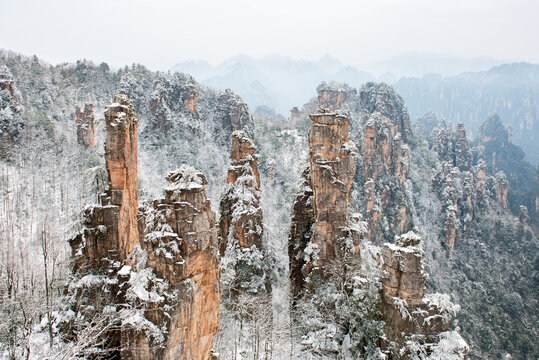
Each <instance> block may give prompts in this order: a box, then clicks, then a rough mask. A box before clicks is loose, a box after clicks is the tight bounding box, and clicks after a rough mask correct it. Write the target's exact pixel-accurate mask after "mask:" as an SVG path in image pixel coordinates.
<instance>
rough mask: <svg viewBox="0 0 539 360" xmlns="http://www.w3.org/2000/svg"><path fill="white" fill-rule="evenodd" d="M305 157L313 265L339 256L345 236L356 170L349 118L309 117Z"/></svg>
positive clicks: (334, 115)
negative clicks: (310, 192)
mask: <svg viewBox="0 0 539 360" xmlns="http://www.w3.org/2000/svg"><path fill="white" fill-rule="evenodd" d="M310 118H311V120H312V122H313V126H312V128H311V131H310V132H309V160H310V169H311V185H312V189H313V207H314V229H313V238H312V245H313V247H315V248H316V249H317V254H316V259H314V261H313V264H312V265H313V266H315V267H316V266H324V264H327V263H328V262H329V261H331V260H333V259H335V258H342V257H343V252H342V251H343V246H342V242H343V241H344V239H345V238H346V237H347V236H348V233H347V232H346V228H347V227H348V222H349V212H348V206H349V203H350V189H351V187H352V181H353V179H354V175H355V172H356V151H357V150H356V148H355V145H354V144H353V143H350V142H349V141H348V131H349V127H350V120H349V119H348V118H347V117H345V116H342V115H338V114H335V113H324V112H319V113H318V114H313V115H311V116H310Z"/></svg>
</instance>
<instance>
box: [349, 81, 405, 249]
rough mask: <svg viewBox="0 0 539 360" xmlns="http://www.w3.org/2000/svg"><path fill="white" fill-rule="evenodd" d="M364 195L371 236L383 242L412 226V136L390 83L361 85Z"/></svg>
mask: <svg viewBox="0 0 539 360" xmlns="http://www.w3.org/2000/svg"><path fill="white" fill-rule="evenodd" d="M359 98H360V101H359V106H360V108H361V109H362V110H361V117H362V130H363V132H362V133H363V135H362V144H361V145H362V146H361V154H362V157H363V174H362V175H363V196H364V198H365V204H366V207H365V221H367V223H368V228H369V234H368V239H369V240H371V241H373V242H375V243H381V242H382V239H384V238H386V239H387V238H392V237H393V236H394V235H395V234H401V233H404V232H407V231H409V230H410V229H411V228H412V215H411V212H410V202H411V201H412V199H409V198H408V197H407V195H406V191H405V188H406V179H407V174H408V171H409V164H410V155H409V151H410V148H409V145H408V144H407V142H408V141H409V139H410V138H411V133H410V123H409V118H408V113H407V112H406V109H405V108H404V105H403V102H402V99H401V98H400V96H398V95H397V94H396V93H395V91H394V90H393V89H392V88H390V87H387V86H386V85H376V84H367V85H365V86H364V87H362V88H361V90H360V94H359Z"/></svg>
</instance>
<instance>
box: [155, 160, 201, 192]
mask: <svg viewBox="0 0 539 360" xmlns="http://www.w3.org/2000/svg"><path fill="white" fill-rule="evenodd" d="M165 179H166V180H167V181H168V182H169V183H170V186H169V187H167V190H172V191H175V190H180V191H181V190H192V189H202V188H203V187H204V185H205V184H207V180H206V177H205V176H204V174H202V173H201V172H200V171H198V170H196V169H195V168H194V167H192V166H189V165H186V164H183V165H182V166H180V168H179V169H176V170H174V171H171V172H169V173H168V175H167V176H166V177H165Z"/></svg>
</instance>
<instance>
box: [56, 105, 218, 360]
mask: <svg viewBox="0 0 539 360" xmlns="http://www.w3.org/2000/svg"><path fill="white" fill-rule="evenodd" d="M105 119H106V122H107V136H106V142H105V158H106V168H107V172H108V176H109V181H110V188H109V190H108V192H107V193H106V194H103V195H102V196H101V199H100V201H101V204H100V205H94V206H89V207H87V208H86V210H85V212H84V226H83V229H82V231H81V233H80V234H79V235H77V236H76V237H75V238H74V239H73V240H71V241H70V245H71V247H72V251H73V255H74V257H75V259H76V262H75V268H74V270H75V272H74V279H73V280H72V282H71V284H70V288H69V296H70V299H71V309H70V311H72V312H74V313H76V314H80V317H79V318H78V319H79V320H77V321H75V322H74V323H72V324H70V326H68V330H67V336H68V337H69V336H73V331H75V330H77V329H79V330H80V327H84V326H89V324H87V321H95V319H104V320H100V321H103V323H104V324H105V325H106V324H108V325H107V326H106V327H105V331H104V333H103V339H104V342H103V349H101V351H103V353H105V354H108V355H110V356H111V357H115V356H116V357H118V358H121V359H195V358H196V359H209V358H210V355H211V348H212V343H213V336H214V335H215V334H216V333H217V331H218V315H219V295H220V294H219V267H218V259H219V257H218V250H217V236H216V235H217V234H216V229H215V215H214V213H213V212H212V210H211V206H210V201H209V200H208V198H207V195H206V189H205V184H206V179H205V177H204V176H203V175H202V174H201V173H199V172H197V171H196V170H194V169H193V168H191V167H188V166H182V167H181V168H180V169H178V170H176V171H174V172H172V173H170V174H169V175H168V176H167V181H168V182H169V183H170V185H169V187H168V188H167V189H166V191H165V198H164V199H157V200H155V201H154V202H153V203H152V204H145V205H144V206H142V207H141V209H138V195H137V194H138V188H137V136H136V134H137V115H136V112H135V110H134V107H133V105H132V104H131V102H130V101H129V100H128V99H127V96H125V95H119V96H116V97H115V99H114V104H112V105H111V106H109V107H108V108H107V109H106V111H105ZM99 289H105V293H104V294H103V296H101V297H100V296H96V294H98V293H99ZM92 319H93V320H92Z"/></svg>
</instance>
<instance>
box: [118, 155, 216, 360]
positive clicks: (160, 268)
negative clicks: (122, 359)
mask: <svg viewBox="0 0 539 360" xmlns="http://www.w3.org/2000/svg"><path fill="white" fill-rule="evenodd" d="M166 179H167V181H168V182H169V184H170V185H169V186H168V187H167V188H166V189H165V198H163V199H157V200H154V202H153V203H152V204H151V205H147V206H145V207H143V210H142V211H141V213H142V216H141V217H140V221H139V228H140V229H141V233H143V234H144V235H143V236H142V235H141V247H142V249H143V250H144V251H145V252H146V254H147V257H148V259H147V267H148V268H151V269H152V270H153V272H154V273H155V275H156V276H157V277H158V278H161V279H165V280H166V281H168V283H169V284H170V287H169V289H168V290H169V291H172V292H175V293H176V294H177V296H175V297H174V298H170V299H168V298H167V297H164V299H163V301H162V302H161V303H160V304H159V307H158V306H155V309H152V310H151V311H147V312H146V314H145V315H146V317H147V318H148V320H150V321H152V322H153V323H155V324H156V325H157V326H158V327H159V328H165V329H169V330H168V333H167V334H165V341H164V343H163V349H162V354H161V355H159V356H160V357H158V356H156V354H155V353H154V352H153V351H152V350H151V349H149V351H148V353H147V354H145V355H144V356H145V357H144V358H146V359H156V358H159V359H210V353H211V349H212V346H213V337H214V336H215V335H216V334H217V332H218V330H219V298H220V293H219V256H218V249H217V233H216V227H215V214H214V212H213V211H212V209H211V203H210V200H209V199H208V197H207V194H206V189H205V185H206V183H207V181H206V178H205V177H204V175H203V174H202V173H200V172H198V171H196V170H195V169H194V168H192V167H190V166H186V165H182V167H180V168H179V169H177V170H176V171H173V172H171V173H170V174H168V175H167V178H166ZM142 229H144V230H142ZM161 307H165V308H166V307H170V310H169V311H168V312H167V313H166V314H165V312H164V311H163V310H162V309H161ZM145 336H146V334H138V335H137V336H136V338H135V339H133V338H130V339H129V344H128V345H127V347H128V348H132V347H133V346H131V345H132V344H139V343H141V341H140V340H142V339H143V338H144V337H145ZM137 351H138V350H137ZM137 351H134V353H135V354H136V353H137ZM157 354H160V353H157ZM137 356H139V355H137ZM134 358H137V359H138V358H140V357H134Z"/></svg>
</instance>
